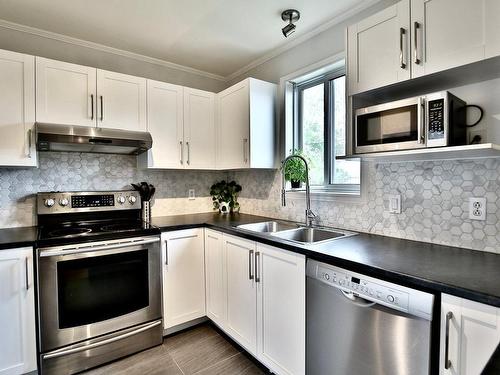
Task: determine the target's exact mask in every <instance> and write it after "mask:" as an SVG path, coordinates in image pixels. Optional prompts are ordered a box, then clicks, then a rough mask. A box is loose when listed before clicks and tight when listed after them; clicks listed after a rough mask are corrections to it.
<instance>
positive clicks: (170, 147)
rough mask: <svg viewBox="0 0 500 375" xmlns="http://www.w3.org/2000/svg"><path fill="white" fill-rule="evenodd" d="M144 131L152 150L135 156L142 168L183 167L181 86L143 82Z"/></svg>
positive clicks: (149, 81) (150, 81)
mask: <svg viewBox="0 0 500 375" xmlns="http://www.w3.org/2000/svg"><path fill="white" fill-rule="evenodd" d="M147 87H148V94H147V99H148V100H147V101H148V106H147V110H148V114H147V123H148V125H147V130H148V132H150V133H151V137H152V138H153V148H152V149H151V150H149V151H148V152H144V153H142V154H140V155H139V156H138V164H139V166H141V167H143V168H166V169H169V168H172V169H176V168H183V162H182V157H183V156H182V149H183V142H184V141H183V139H184V131H183V126H184V124H183V117H184V113H183V100H184V97H183V87H182V86H177V85H171V84H169V83H165V82H159V81H152V80H148V81H147Z"/></svg>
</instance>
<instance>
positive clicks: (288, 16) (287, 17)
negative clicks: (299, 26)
mask: <svg viewBox="0 0 500 375" xmlns="http://www.w3.org/2000/svg"><path fill="white" fill-rule="evenodd" d="M299 18H300V12H299V11H298V10H295V9H287V10H285V11H284V12H283V13H281V19H282V20H283V21H287V22H288V25H286V26H285V27H283V28H282V29H281V31H282V32H283V35H284V36H285V38H288V36H289V35H290V34H292V33H293V32H294V31H295V27H296V26H295V25H294V24H293V23H294V22H297V21H298V20H299Z"/></svg>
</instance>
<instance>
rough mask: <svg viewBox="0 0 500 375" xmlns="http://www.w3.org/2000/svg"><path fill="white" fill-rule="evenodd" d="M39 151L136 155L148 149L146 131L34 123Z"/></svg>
mask: <svg viewBox="0 0 500 375" xmlns="http://www.w3.org/2000/svg"><path fill="white" fill-rule="evenodd" d="M35 132H36V148H37V150H38V151H66V152H93V153H101V154H126V155H138V154H141V153H143V152H145V151H147V150H149V149H150V148H151V146H152V145H153V139H152V138H151V134H149V133H148V132H135V131H127V130H118V129H107V128H97V127H90V126H74V125H59V124H44V123H36V124H35Z"/></svg>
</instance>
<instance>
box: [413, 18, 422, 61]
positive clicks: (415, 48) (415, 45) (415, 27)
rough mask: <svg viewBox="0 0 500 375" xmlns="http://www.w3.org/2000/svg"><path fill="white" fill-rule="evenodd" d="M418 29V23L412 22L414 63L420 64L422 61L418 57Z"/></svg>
mask: <svg viewBox="0 0 500 375" xmlns="http://www.w3.org/2000/svg"><path fill="white" fill-rule="evenodd" d="M419 29H420V23H418V22H415V23H414V24H413V55H414V62H415V64H420V63H421V62H422V61H421V60H420V59H419V58H418V30H419Z"/></svg>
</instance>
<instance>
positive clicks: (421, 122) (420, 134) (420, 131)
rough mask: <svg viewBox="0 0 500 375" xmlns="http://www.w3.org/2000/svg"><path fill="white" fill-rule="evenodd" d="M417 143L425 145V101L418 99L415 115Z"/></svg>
mask: <svg viewBox="0 0 500 375" xmlns="http://www.w3.org/2000/svg"><path fill="white" fill-rule="evenodd" d="M417 122H418V124H417V138H418V139H417V143H418V144H425V138H426V137H425V123H426V121H425V100H424V98H418V114H417Z"/></svg>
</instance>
